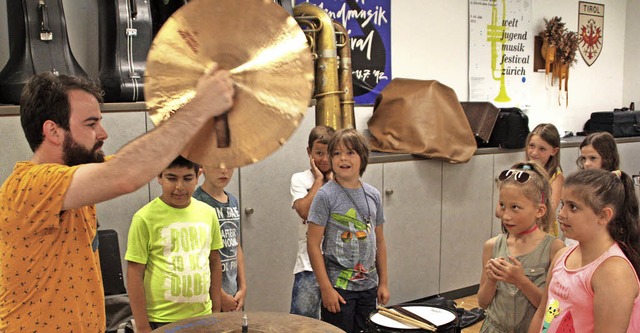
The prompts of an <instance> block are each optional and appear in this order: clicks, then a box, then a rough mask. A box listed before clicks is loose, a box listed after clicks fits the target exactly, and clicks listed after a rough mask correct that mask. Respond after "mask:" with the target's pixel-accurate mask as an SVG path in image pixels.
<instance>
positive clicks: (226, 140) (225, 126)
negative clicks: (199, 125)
mask: <svg viewBox="0 0 640 333" xmlns="http://www.w3.org/2000/svg"><path fill="white" fill-rule="evenodd" d="M213 121H214V126H213V127H214V129H215V131H216V141H218V148H229V146H230V145H231V133H230V131H229V121H228V119H227V114H226V113H225V114H223V115H220V116H217V117H214V118H213Z"/></svg>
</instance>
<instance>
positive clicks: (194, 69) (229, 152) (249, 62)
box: [144, 0, 313, 168]
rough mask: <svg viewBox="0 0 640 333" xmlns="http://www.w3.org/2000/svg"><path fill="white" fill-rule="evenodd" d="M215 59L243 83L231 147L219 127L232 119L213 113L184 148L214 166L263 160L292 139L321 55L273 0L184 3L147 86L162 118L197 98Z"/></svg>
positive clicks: (158, 48)
mask: <svg viewBox="0 0 640 333" xmlns="http://www.w3.org/2000/svg"><path fill="white" fill-rule="evenodd" d="M213 62H216V63H218V64H219V65H220V67H221V68H223V69H226V70H229V71H230V72H231V77H232V78H233V80H234V82H235V85H236V96H235V103H234V106H233V108H232V109H231V110H230V111H229V112H228V113H227V114H226V116H227V122H228V132H229V137H228V139H229V143H228V147H226V148H219V147H222V146H224V144H223V143H222V142H221V143H219V142H218V138H217V136H218V135H217V134H220V133H217V132H216V129H215V128H216V125H218V126H217V127H218V128H220V127H222V128H223V129H224V126H220V123H219V122H216V121H214V120H213V119H211V121H209V122H208V123H207V124H206V125H205V126H204V128H203V129H202V130H200V131H199V132H198V133H197V135H196V137H195V138H194V139H193V140H192V141H191V142H190V143H189V144H188V145H187V147H186V148H185V150H184V151H183V152H182V155H183V156H185V157H186V158H188V159H190V160H192V161H194V162H197V163H200V164H202V165H205V166H213V167H222V166H223V167H227V168H234V167H240V166H243V165H247V164H250V163H255V162H257V161H259V160H261V159H263V158H265V157H266V156H268V155H269V154H270V153H272V152H273V151H275V150H276V149H278V148H279V147H280V146H282V145H284V143H285V142H286V141H287V140H288V139H289V137H290V136H291V134H293V132H294V131H295V129H296V128H297V127H298V125H299V124H300V122H301V121H302V117H303V116H304V113H305V111H306V108H307V105H308V104H309V101H310V99H311V95H312V89H313V88H312V85H313V61H312V59H311V53H310V51H309V49H308V47H307V41H306V38H305V36H304V33H303V32H302V29H301V28H300V27H299V26H298V24H297V23H296V21H295V19H293V18H292V17H291V16H289V14H288V13H287V12H286V11H285V10H284V9H283V8H281V7H280V6H278V5H277V4H276V3H274V2H273V1H272V0H242V1H239V0H193V1H190V2H189V3H188V4H186V5H184V6H182V7H180V9H178V10H177V11H176V12H175V13H174V14H173V15H172V16H171V17H170V18H169V19H168V20H167V21H166V22H165V23H164V25H163V26H162V28H161V29H160V31H159V32H158V34H157V35H156V37H155V38H154V40H153V43H152V45H151V48H150V50H149V54H148V56H147V69H146V72H145V85H144V94H145V96H146V103H147V108H148V110H149V113H150V117H151V120H152V121H153V123H154V124H155V125H156V126H158V125H160V124H161V123H163V122H164V121H166V120H167V119H169V118H170V117H171V115H172V114H173V113H175V112H176V110H178V109H179V108H180V107H181V106H182V105H184V104H185V103H187V102H188V101H190V100H191V99H192V98H193V96H194V95H195V87H196V83H197V81H198V78H199V77H200V76H201V75H202V74H203V73H204V71H205V70H206V68H208V67H209V66H211V64H212V63H213ZM177 112H180V111H177ZM216 123H217V124H216ZM218 132H219V131H218ZM222 137H224V134H222Z"/></svg>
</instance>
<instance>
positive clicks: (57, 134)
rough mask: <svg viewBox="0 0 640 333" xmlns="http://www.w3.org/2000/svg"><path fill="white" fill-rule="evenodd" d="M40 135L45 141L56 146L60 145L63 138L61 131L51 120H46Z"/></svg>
mask: <svg viewBox="0 0 640 333" xmlns="http://www.w3.org/2000/svg"><path fill="white" fill-rule="evenodd" d="M42 134H43V136H44V139H45V140H46V141H50V142H52V143H54V144H56V145H60V144H62V141H63V138H64V133H63V129H62V128H60V126H58V124H56V123H55V122H54V121H53V120H46V121H45V122H44V124H42Z"/></svg>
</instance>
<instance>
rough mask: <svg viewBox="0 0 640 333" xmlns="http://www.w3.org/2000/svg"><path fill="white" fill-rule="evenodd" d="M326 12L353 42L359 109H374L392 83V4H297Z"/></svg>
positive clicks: (355, 0)
mask: <svg viewBox="0 0 640 333" xmlns="http://www.w3.org/2000/svg"><path fill="white" fill-rule="evenodd" d="M302 2H309V3H312V4H314V5H316V6H318V7H320V8H322V9H324V10H325V11H326V12H327V13H328V14H329V17H331V19H333V20H335V21H338V22H340V23H341V24H342V25H343V26H344V27H345V28H346V29H347V32H348V33H349V37H350V41H351V69H352V73H353V75H352V77H353V93H354V100H355V103H356V105H372V104H373V103H374V102H375V99H376V97H377V96H378V94H379V93H380V91H382V89H383V88H384V87H386V86H387V84H389V82H391V13H390V10H391V0H296V1H295V4H296V5H297V4H300V3H302Z"/></svg>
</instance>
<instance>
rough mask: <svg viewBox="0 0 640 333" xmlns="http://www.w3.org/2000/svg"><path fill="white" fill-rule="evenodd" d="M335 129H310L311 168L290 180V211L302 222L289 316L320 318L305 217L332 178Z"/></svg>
mask: <svg viewBox="0 0 640 333" xmlns="http://www.w3.org/2000/svg"><path fill="white" fill-rule="evenodd" d="M334 132H335V130H334V129H333V128H331V127H329V126H325V125H319V126H316V127H314V128H313V129H311V132H310V133H309V141H308V146H307V155H308V157H309V165H310V168H309V169H307V170H305V171H302V172H298V173H295V174H294V175H293V176H292V177H291V196H292V197H293V202H292V208H293V209H295V210H296V213H298V216H300V218H301V219H302V223H301V224H300V228H299V232H298V234H299V241H298V256H297V258H296V264H295V267H294V269H293V274H294V275H295V277H294V282H293V290H292V292H291V313H293V314H297V315H302V316H307V317H311V318H315V319H319V318H320V304H321V303H322V300H321V298H320V287H319V286H318V282H317V281H316V276H315V274H314V273H313V269H312V268H311V263H310V262H309V255H308V254H307V224H306V223H307V215H308V214H309V208H310V207H311V202H313V197H314V196H315V195H316V193H317V192H318V190H319V189H320V188H321V187H322V185H324V184H325V183H326V182H328V181H329V180H330V179H332V178H333V174H332V172H331V167H330V165H329V154H328V153H327V145H328V144H329V140H330V139H331V136H332V135H333V133H334Z"/></svg>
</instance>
